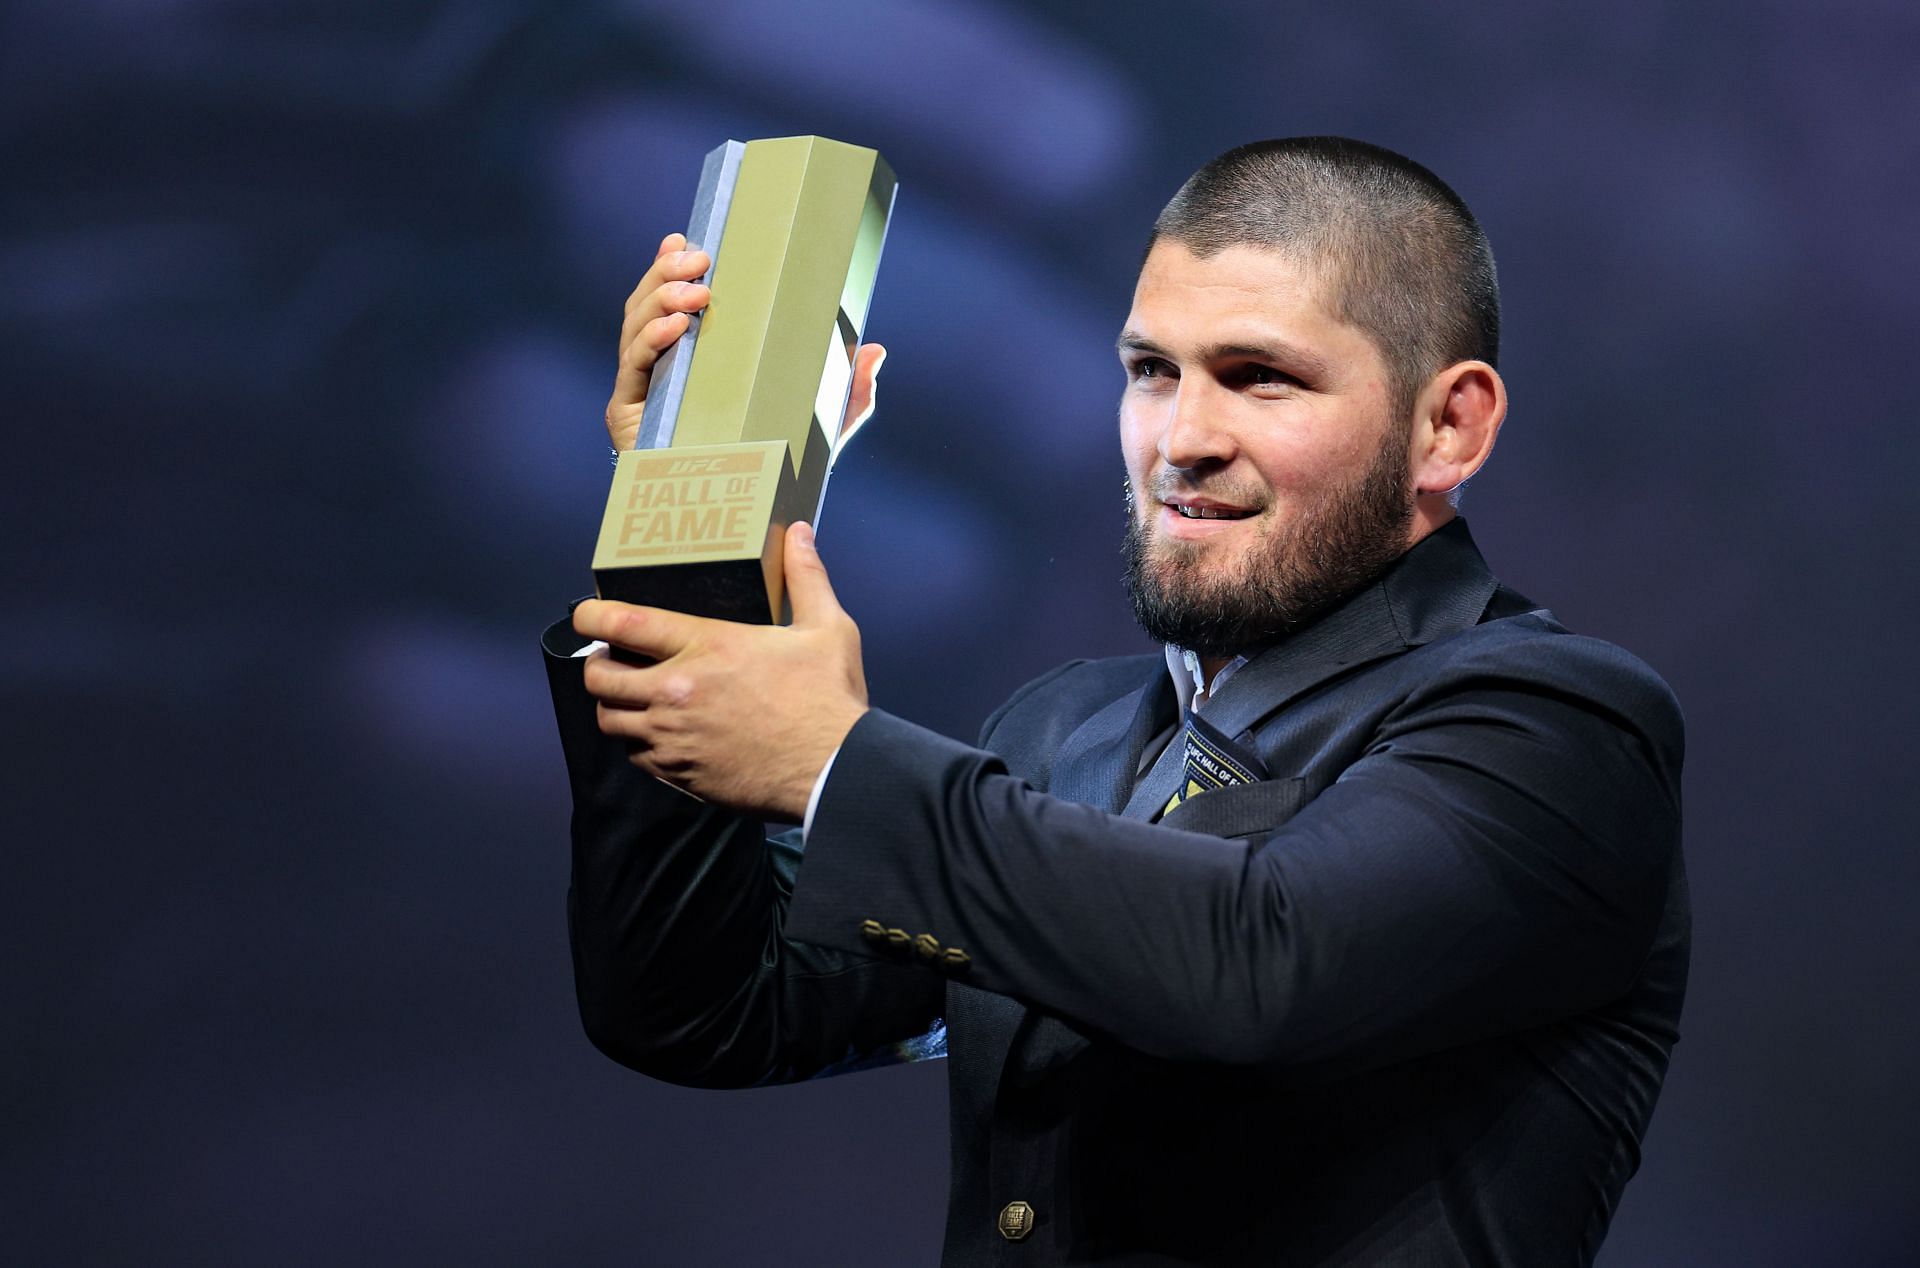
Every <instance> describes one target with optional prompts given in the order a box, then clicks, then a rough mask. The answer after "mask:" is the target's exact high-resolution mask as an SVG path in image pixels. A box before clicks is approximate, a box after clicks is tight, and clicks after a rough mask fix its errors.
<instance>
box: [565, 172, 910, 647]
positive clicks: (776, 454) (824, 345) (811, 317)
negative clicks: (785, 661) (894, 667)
mask: <svg viewBox="0 0 1920 1268" xmlns="http://www.w3.org/2000/svg"><path fill="white" fill-rule="evenodd" d="M896 187H897V182H896V181H895V180H894V175H893V170H892V169H891V168H889V167H888V166H887V163H886V160H884V159H882V158H881V157H880V155H879V153H878V152H876V151H874V150H869V149H863V148H861V147H860V146H855V145H846V144H843V143H842V142H839V141H829V140H827V139H826V138H825V137H817V136H805V137H782V138H779V139H777V140H765V141H748V142H745V143H742V142H739V141H728V142H727V143H726V144H724V145H722V146H719V147H718V148H716V149H715V150H714V151H713V152H712V153H710V154H708V155H707V158H706V163H705V165H704V167H703V168H702V169H701V174H700V188H699V192H698V193H697V194H696V195H695V197H694V204H693V219H692V223H691V224H690V225H689V226H688V229H687V241H688V246H689V247H700V248H703V249H705V250H706V251H707V252H708V254H709V255H710V256H711V257H712V259H713V265H712V268H711V269H710V270H709V271H708V273H707V276H706V277H704V278H702V279H700V280H702V281H703V282H706V283H707V284H708V285H709V286H711V287H712V288H713V290H712V296H711V299H710V300H709V302H708V305H707V309H706V311H705V312H704V313H701V314H698V315H696V316H694V317H693V319H692V321H691V322H690V323H689V325H688V327H687V331H686V333H685V334H683V335H681V336H680V338H679V339H678V340H677V341H675V343H674V345H673V346H672V347H671V348H669V349H668V350H667V351H666V352H665V353H664V354H662V356H661V358H660V360H659V361H657V362H656V363H655V364H654V367H653V376H652V380H651V382H650V384H649V386H648V391H647V400H646V405H645V407H644V410H643V413H642V415H641V421H640V435H639V439H638V441H637V442H636V444H635V447H634V448H633V449H632V450H630V451H628V452H626V453H623V454H621V455H620V458H619V461H618V463H617V464H616V466H615V469H614V474H613V489H612V491H611V492H610V493H609V494H608V496H607V511H606V515H605V517H604V518H603V519H602V520H601V522H600V539H599V542H598V544H597V546H596V547H595V549H594V553H593V576H594V583H595V587H596V590H597V591H598V593H599V595H600V597H601V598H603V599H619V600H622V601H624V602H627V603H641V604H646V605H648V606H650V607H662V608H671V609H673V610H675V611H678V612H687V613H691V614H692V615H695V616H707V617H719V618H722V619H725V620H730V621H751V622H758V623H761V624H766V623H770V622H778V621H780V620H782V619H783V614H784V611H785V606H786V605H785V587H784V585H783V583H782V577H781V567H780V560H781V549H782V545H781V541H782V537H783V536H784V534H785V533H786V530H787V526H788V525H789V524H792V523H793V522H794V521H795V520H801V519H804V520H807V521H808V522H809V523H813V524H815V525H816V526H817V525H818V523H819V514H820V505H821V502H822V500H823V499H824V497H825V495H826V488H827V477H828V476H829V475H830V474H831V473H832V471H833V459H834V454H835V450H836V449H837V447H838V442H839V439H840V437H839V431H840V423H841V420H842V417H843V416H844V414H845V412H846V406H847V393H848V390H849V389H850V387H851V386H852V380H853V365H854V355H855V353H856V352H857V351H858V349H859V347H860V334H861V331H862V329H864V327H865V325H866V320H867V306H868V302H869V301H870V300H871V299H872V297H873V281H874V275H875V273H876V272H877V271H878V269H879V267H880V249H881V246H882V244H883V243H884V242H885V240H886V234H887V221H888V219H889V218H890V217H891V215H892V213H893V196H894V191H895V189H896Z"/></svg>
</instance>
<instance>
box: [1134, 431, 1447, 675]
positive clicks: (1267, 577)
mask: <svg viewBox="0 0 1920 1268" xmlns="http://www.w3.org/2000/svg"><path fill="white" fill-rule="evenodd" d="M1392 430H1393V432H1394V433H1395V434H1393V435H1391V436H1390V437H1389V439H1388V441H1387V443H1386V444H1384V445H1382V446H1381V448H1380V451H1379V452H1378V453H1377V454H1375V455H1374V460H1373V462H1372V463H1371V464H1369V466H1368V467H1367V469H1366V470H1365V471H1363V472H1362V473H1361V474H1360V476H1359V477H1358V478H1357V479H1356V480H1354V481H1352V482H1350V483H1348V484H1345V485H1341V486H1339V487H1337V488H1334V489H1331V490H1328V491H1326V492H1324V493H1322V494H1321V495H1320V496H1319V497H1318V498H1316V499H1315V500H1314V501H1312V502H1311V503H1309V504H1307V505H1305V506H1303V507H1302V508H1301V509H1300V512H1299V514H1297V515H1296V516H1295V517H1294V518H1293V522H1292V523H1290V524H1287V525H1285V526H1283V527H1280V528H1277V529H1275V530H1274V531H1273V532H1272V533H1271V535H1270V538H1269V540H1267V541H1265V542H1264V543H1257V544H1256V550H1255V551H1254V552H1253V553H1252V554H1251V556H1250V557H1249V559H1248V561H1247V567H1246V569H1245V570H1244V572H1243V574H1242V575H1239V576H1223V575H1218V574H1217V573H1216V574H1212V575H1210V574H1209V572H1208V571H1207V569H1206V567H1205V557H1206V552H1207V551H1208V549H1209V544H1208V543H1205V542H1184V541H1167V540H1161V541H1157V542H1156V541H1154V540H1153V539H1152V538H1151V537H1150V536H1149V533H1148V530H1147V528H1146V527H1145V525H1144V524H1143V523H1142V519H1141V516H1140V514H1139V513H1138V511H1137V510H1135V509H1134V508H1133V506H1132V497H1131V486H1130V485H1129V497H1128V514H1127V534H1126V541H1125V543H1124V545H1123V552H1124V554H1125V556H1126V561H1127V572H1126V582H1127V596H1128V598H1129V599H1130V600H1131V601H1132V603H1133V615H1134V619H1135V620H1137V621H1139V622H1140V627H1141V628H1142V629H1144V630H1145V631H1146V632H1147V634H1148V635H1149V636H1150V637H1152V638H1153V639H1154V640H1155V641H1157V642H1161V643H1172V644H1174V645H1175V646H1178V647H1183V648H1185V649H1187V650H1188V651H1191V652H1194V653H1196V654H1198V655H1201V656H1237V655H1245V654H1247V653H1249V652H1251V651H1253V650H1255V649H1257V648H1259V647H1262V646H1264V645H1266V644H1268V643H1272V642H1274V641H1276V640H1278V639H1281V638H1284V637H1286V636H1287V635H1288V634H1291V633H1293V632H1294V631H1295V630H1298V629H1300V628H1301V627H1302V626H1305V625H1307V624H1308V623H1310V622H1311V621H1313V620H1314V619H1315V618H1316V617H1318V616H1320V615H1321V614H1322V613H1323V612H1325V611H1326V610H1327V609H1328V608H1330V607H1332V606H1333V605H1334V604H1335V603H1338V602H1339V601H1340V600H1341V599H1344V598H1346V597H1347V596H1348V595H1350V594H1352V593H1353V592H1354V591H1356V590H1358V589H1360V588H1361V587H1362V586H1364V585H1366V584H1367V583H1368V582H1370V581H1372V580H1373V579H1374V578H1375V577H1377V576H1379V575H1380V574H1381V573H1382V572H1384V571H1385V570H1386V569H1387V567H1388V566H1389V565H1391V564H1392V563H1393V562H1394V560H1396V559H1398V558H1399V557H1400V556H1401V555H1402V554H1404V553H1405V551H1406V549H1407V545H1406V543H1407V531H1408V528H1409V526H1410V525H1411V524H1412V522H1413V514H1414V503H1413V491H1412V489H1411V488H1410V485H1411V484H1412V468H1411V465H1410V459H1409V455H1408V452H1407V441H1408V437H1407V436H1406V435H1404V434H1400V432H1401V429H1398V428H1395V429H1392ZM1191 487H1193V488H1196V489H1197V488H1199V487H1200V486H1199V485H1198V484H1195V485H1193V486H1191Z"/></svg>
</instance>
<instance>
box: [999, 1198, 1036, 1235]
mask: <svg viewBox="0 0 1920 1268" xmlns="http://www.w3.org/2000/svg"><path fill="white" fill-rule="evenodd" d="M998 1227H999V1229H1000V1236H1002V1237H1004V1238H1006V1239H1007V1240H1008V1241H1010V1242H1017V1241H1020V1240H1022V1239H1023V1238H1025V1237H1026V1235H1027V1234H1028V1233H1031V1232H1032V1231H1033V1208H1032V1207H1030V1206H1028V1205H1027V1204H1026V1203H1025V1202H1009V1203H1007V1204H1006V1205H1005V1206H1003V1207H1001V1208H1000V1219H999V1221H998Z"/></svg>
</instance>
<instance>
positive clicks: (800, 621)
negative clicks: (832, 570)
mask: <svg viewBox="0 0 1920 1268" xmlns="http://www.w3.org/2000/svg"><path fill="white" fill-rule="evenodd" d="M785 567H786V576H787V599H788V601H789V602H790V603H792V604H793V623H794V624H795V625H820V624H823V623H825V622H826V621H828V620H830V619H832V618H834V617H838V616H841V615H843V614H842V612H841V610H840V600H839V599H836V598H835V597H834V595H833V583H832V582H831V581H829V580H827V566H826V565H825V564H823V563H821V562H820V552H819V551H818V550H817V549H815V548H814V544H813V525H811V524H809V523H807V522H806V521H805V520H801V521H800V522H798V523H796V524H793V525H791V526H789V527H788V529H787V543H786V557H785Z"/></svg>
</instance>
